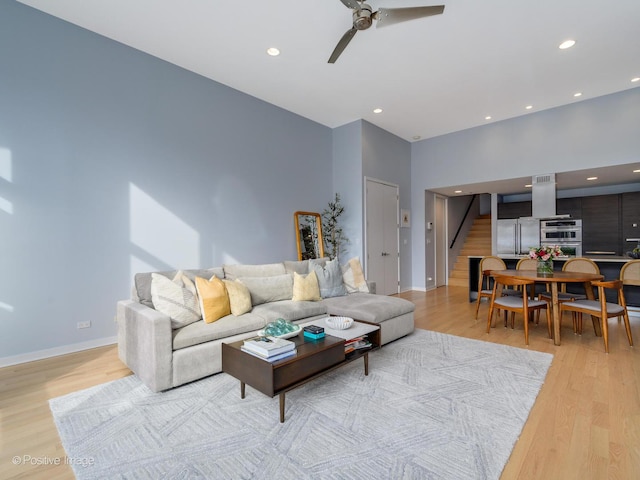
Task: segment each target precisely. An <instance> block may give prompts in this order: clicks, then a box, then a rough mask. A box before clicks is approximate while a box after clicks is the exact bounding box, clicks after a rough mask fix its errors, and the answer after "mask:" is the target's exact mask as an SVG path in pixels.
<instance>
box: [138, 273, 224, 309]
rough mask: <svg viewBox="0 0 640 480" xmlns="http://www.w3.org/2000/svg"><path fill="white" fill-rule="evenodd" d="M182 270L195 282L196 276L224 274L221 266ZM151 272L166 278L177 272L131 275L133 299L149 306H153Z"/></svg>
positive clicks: (220, 276) (206, 276)
mask: <svg viewBox="0 0 640 480" xmlns="http://www.w3.org/2000/svg"><path fill="white" fill-rule="evenodd" d="M182 272H183V273H184V274H185V275H186V276H187V277H188V278H189V279H190V280H193V281H194V282H195V279H196V277H202V278H206V279H207V280H209V279H210V278H211V276H212V275H215V276H216V277H218V278H222V277H223V276H224V271H223V270H222V268H221V267H215V268H209V269H202V270H182ZM151 273H158V274H160V275H163V276H165V277H167V278H168V279H170V280H171V279H173V277H175V276H176V273H178V270H171V271H167V272H147V273H136V274H135V276H134V277H133V283H134V288H135V290H136V292H137V294H138V298H134V299H133V300H136V301H138V302H139V303H141V304H143V305H146V306H147V307H149V308H153V301H152V300H151Z"/></svg>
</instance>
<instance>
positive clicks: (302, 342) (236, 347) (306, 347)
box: [222, 322, 380, 423]
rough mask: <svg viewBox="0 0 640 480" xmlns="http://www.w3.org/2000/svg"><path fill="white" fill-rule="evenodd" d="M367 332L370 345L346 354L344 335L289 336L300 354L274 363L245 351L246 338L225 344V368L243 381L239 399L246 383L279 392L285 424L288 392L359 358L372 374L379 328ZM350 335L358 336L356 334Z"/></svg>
mask: <svg viewBox="0 0 640 480" xmlns="http://www.w3.org/2000/svg"><path fill="white" fill-rule="evenodd" d="M311 323H313V322H311ZM356 324H357V322H356ZM362 325H365V324H362ZM352 328H353V327H352ZM363 328H365V329H367V330H370V329H371V328H376V327H372V326H371V325H366V326H364V327H363ZM355 331H356V330H355V329H354V332H355ZM367 335H368V339H369V341H370V342H371V343H372V347H371V348H368V349H366V350H362V351H357V350H356V351H355V352H352V353H350V354H348V355H346V356H345V353H344V343H345V339H344V338H338V337H334V336H332V335H326V336H325V337H324V338H323V339H321V340H309V339H306V338H305V337H304V336H303V335H302V333H300V334H299V335H298V336H296V337H293V338H291V339H290V340H291V341H293V342H294V343H295V344H296V348H297V350H298V353H297V354H296V355H295V356H293V357H289V358H285V359H283V360H279V361H276V362H273V363H271V362H268V361H266V360H263V359H261V358H258V357H255V356H253V355H251V354H249V353H246V352H243V351H242V350H241V349H240V347H242V345H243V344H244V341H239V342H234V343H223V344H222V371H223V372H225V373H228V374H229V375H231V376H233V377H235V378H237V379H238V380H240V398H244V397H245V385H249V386H251V387H253V388H255V389H256V390H258V391H259V392H262V393H264V394H265V395H268V396H270V397H275V396H276V395H279V397H280V422H281V423H283V422H284V410H285V393H287V392H288V391H289V390H293V389H294V388H297V387H299V386H301V385H304V384H305V383H307V382H310V381H311V380H313V379H315V378H318V377H320V376H322V375H324V374H326V373H328V372H330V371H332V370H335V369H336V368H339V367H341V366H342V365H345V364H347V363H350V362H352V361H354V360H357V359H359V358H363V359H364V367H365V371H364V374H365V375H368V374H369V352H371V351H372V350H376V349H378V348H380V329H379V328H377V329H375V330H373V331H371V332H369V333H368V334H367ZM345 336H347V337H348V335H345ZM351 338H355V335H354V336H353V337H351Z"/></svg>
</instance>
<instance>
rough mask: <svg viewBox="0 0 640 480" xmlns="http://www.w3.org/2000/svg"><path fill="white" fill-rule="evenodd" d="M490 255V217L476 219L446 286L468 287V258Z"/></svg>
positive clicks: (483, 216)
mask: <svg viewBox="0 0 640 480" xmlns="http://www.w3.org/2000/svg"><path fill="white" fill-rule="evenodd" d="M487 255H491V215H482V216H479V217H477V218H476V219H475V220H474V222H473V225H472V227H471V229H470V230H469V232H468V233H467V237H466V238H465V240H464V244H463V246H462V248H461V249H460V253H459V254H458V258H457V259H456V261H455V263H454V265H453V269H452V271H451V274H450V275H449V282H448V285H451V286H459V287H467V286H468V285H469V259H468V258H467V257H469V256H482V257H484V256H487Z"/></svg>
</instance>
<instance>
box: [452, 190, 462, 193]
mask: <svg viewBox="0 0 640 480" xmlns="http://www.w3.org/2000/svg"><path fill="white" fill-rule="evenodd" d="M453 193H462V190H456V191H454V192H453Z"/></svg>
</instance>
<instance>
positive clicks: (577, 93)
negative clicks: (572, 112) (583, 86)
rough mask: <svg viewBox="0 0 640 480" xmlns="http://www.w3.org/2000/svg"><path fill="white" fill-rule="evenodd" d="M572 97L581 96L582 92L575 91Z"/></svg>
mask: <svg viewBox="0 0 640 480" xmlns="http://www.w3.org/2000/svg"><path fill="white" fill-rule="evenodd" d="M573 96H574V97H581V96H582V92H576V93H574V94H573Z"/></svg>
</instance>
